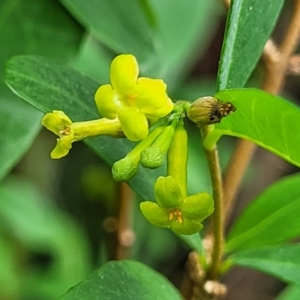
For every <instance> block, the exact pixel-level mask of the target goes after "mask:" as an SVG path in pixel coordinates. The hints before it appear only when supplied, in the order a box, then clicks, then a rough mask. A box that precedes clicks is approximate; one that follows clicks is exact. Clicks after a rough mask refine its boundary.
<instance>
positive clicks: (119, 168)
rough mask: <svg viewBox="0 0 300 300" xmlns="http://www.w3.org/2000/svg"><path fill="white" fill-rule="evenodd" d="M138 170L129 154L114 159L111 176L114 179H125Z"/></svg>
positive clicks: (118, 180)
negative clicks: (116, 159)
mask: <svg viewBox="0 0 300 300" xmlns="http://www.w3.org/2000/svg"><path fill="white" fill-rule="evenodd" d="M137 170H138V164H137V163H135V162H134V161H132V159H131V157H130V156H125V157H124V158H122V159H120V160H118V161H116V162H115V163H114V164H113V167H112V176H113V178H114V180H115V181H117V182H120V181H127V180H129V179H131V178H132V177H133V176H134V175H135V174H136V172H137Z"/></svg>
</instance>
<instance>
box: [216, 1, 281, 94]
mask: <svg viewBox="0 0 300 300" xmlns="http://www.w3.org/2000/svg"><path fill="white" fill-rule="evenodd" d="M283 3H284V1H283V0H264V1H261V0H233V1H231V7H230V10H229V14H228V18H227V24H226V32H225V37H224V42H223V48H222V54H221V61H220V67H219V72H218V90H224V89H230V88H241V87H243V86H244V84H245V83H246V81H247V79H248V78H249V76H250V74H251V72H252V71H253V69H254V67H255V65H256V63H257V61H258V59H259V57H260V56H261V53H262V50H263V47H264V45H265V43H266V41H267V39H268V38H269V36H270V34H271V32H272V30H273V28H274V26H275V22H276V20H277V18H278V15H279V13H280V11H281V8H282V5H283Z"/></svg>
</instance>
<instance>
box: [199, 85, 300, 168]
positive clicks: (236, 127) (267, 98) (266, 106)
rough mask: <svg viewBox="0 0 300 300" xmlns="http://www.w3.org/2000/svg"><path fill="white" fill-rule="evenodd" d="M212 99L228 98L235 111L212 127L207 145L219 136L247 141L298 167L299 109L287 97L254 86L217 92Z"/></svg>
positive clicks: (222, 99) (226, 99) (210, 144)
mask: <svg viewBox="0 0 300 300" xmlns="http://www.w3.org/2000/svg"><path fill="white" fill-rule="evenodd" d="M215 96H216V98H218V99H220V100H221V101H224V102H226V101H229V102H231V103H232V104H233V105H234V106H235V107H236V111H235V112H234V113H233V114H232V115H230V116H228V117H226V118H224V119H223V120H222V122H221V123H219V124H217V125H215V126H214V130H212V131H211V132H210V134H209V135H208V136H207V138H206V139H205V141H204V145H205V147H208V148H209V147H211V146H212V145H213V144H214V143H215V142H216V141H217V140H218V139H219V138H220V136H221V135H224V134H225V135H231V136H236V137H239V138H244V139H247V140H250V141H252V142H254V143H256V144H258V145H259V146H261V147H263V148H265V149H266V150H268V151H270V152H272V153H274V154H276V155H278V156H280V157H281V158H283V159H285V160H286V161H288V162H289V163H291V164H294V165H296V166H298V167H299V166H300V151H299V150H298V148H299V145H300V135H299V134H296V133H298V132H300V122H299V121H298V120H299V118H300V109H299V108H298V107H296V106H295V105H293V104H292V103H290V102H288V101H287V100H285V99H283V98H280V97H278V96H274V95H271V94H268V93H266V92H263V91H261V90H257V89H233V90H226V91H221V92H219V93H217V94H216V95H215Z"/></svg>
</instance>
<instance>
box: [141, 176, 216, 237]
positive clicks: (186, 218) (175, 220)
mask: <svg viewBox="0 0 300 300" xmlns="http://www.w3.org/2000/svg"><path fill="white" fill-rule="evenodd" d="M154 193H155V197H156V201H157V203H155V202H152V201H144V202H141V204H140V208H141V211H142V213H143V215H144V216H145V218H146V219H147V220H148V221H149V222H150V223H151V224H153V225H155V226H158V227H164V228H171V229H172V230H173V231H174V232H176V233H178V234H188V235H189V234H194V233H196V232H198V231H200V230H201V229H202V228H203V225H202V224H201V222H202V221H203V220H204V219H206V218H207V217H208V216H209V215H211V214H212V212H213V210H214V204H213V200H212V198H211V196H210V195H209V194H207V193H199V194H195V195H191V196H188V197H184V196H183V195H182V192H181V189H180V187H179V185H178V184H177V182H176V181H175V180H174V178H173V177H171V176H167V177H159V178H158V179H157V180H156V182H155V185H154Z"/></svg>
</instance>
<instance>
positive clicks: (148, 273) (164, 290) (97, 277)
mask: <svg viewBox="0 0 300 300" xmlns="http://www.w3.org/2000/svg"><path fill="white" fill-rule="evenodd" d="M60 299H62V300H71V299H72V300H76V299H78V300H85V299H86V300H90V299H93V300H132V299H139V300H153V299H164V300H168V299H170V300H176V299H178V300H180V299H182V297H181V296H180V295H179V293H178V291H177V290H176V289H175V288H174V287H173V286H172V284H171V283H170V282H168V281H167V280H166V278H164V277H163V276H162V275H160V274H159V273H157V272H156V271H154V270H152V269H150V268H149V267H147V266H146V265H143V264H141V263H140V262H137V261H130V260H123V261H110V262H108V263H106V264H104V265H103V266H102V267H101V268H100V269H98V270H97V271H95V272H94V273H93V274H91V275H90V276H89V277H88V278H87V280H86V281H84V282H82V283H81V284H79V285H77V286H75V287H73V288H72V289H70V290H69V291H68V292H67V293H66V294H65V295H64V296H62V297H61V298H60Z"/></svg>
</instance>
